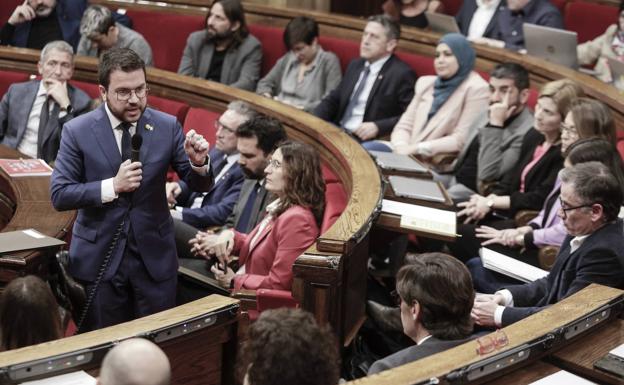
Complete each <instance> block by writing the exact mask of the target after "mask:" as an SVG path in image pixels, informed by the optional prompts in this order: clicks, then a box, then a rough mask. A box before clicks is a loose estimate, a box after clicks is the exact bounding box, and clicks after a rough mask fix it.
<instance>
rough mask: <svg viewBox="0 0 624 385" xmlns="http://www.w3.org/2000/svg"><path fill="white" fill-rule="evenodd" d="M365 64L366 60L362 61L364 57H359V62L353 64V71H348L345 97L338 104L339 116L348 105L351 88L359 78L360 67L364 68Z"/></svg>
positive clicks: (351, 92) (353, 87) (352, 88)
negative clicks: (340, 103)
mask: <svg viewBox="0 0 624 385" xmlns="http://www.w3.org/2000/svg"><path fill="white" fill-rule="evenodd" d="M365 64H366V62H365V61H364V59H359V62H358V63H357V64H355V65H354V66H353V67H354V69H353V71H351V73H348V76H349V83H348V84H349V87H348V89H347V90H345V92H346V95H345V96H346V97H345V98H344V99H343V100H342V105H341V106H340V117H342V116H343V115H344V113H345V110H346V108H347V106H348V105H349V101H350V100H351V95H352V94H353V90H354V89H355V86H356V84H357V81H358V79H359V78H360V74H361V73H362V69H363V68H364V65H365Z"/></svg>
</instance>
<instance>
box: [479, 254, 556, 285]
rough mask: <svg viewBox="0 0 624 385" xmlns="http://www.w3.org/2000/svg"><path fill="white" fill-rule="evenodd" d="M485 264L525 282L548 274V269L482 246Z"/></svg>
mask: <svg viewBox="0 0 624 385" xmlns="http://www.w3.org/2000/svg"><path fill="white" fill-rule="evenodd" d="M479 254H480V255H481V260H482V261H483V266H484V267H485V268H486V269H490V270H492V271H495V272H497V273H501V274H504V275H506V276H508V277H512V278H515V279H518V280H521V281H524V282H533V281H535V280H537V279H540V278H542V277H545V276H547V275H548V272H547V271H546V270H542V269H540V268H539V267H535V266H532V265H529V264H528V263H524V262H522V261H518V260H517V259H514V258H510V257H508V256H506V255H504V254H501V253H497V252H496V251H494V250H491V249H488V248H487V247H482V248H481V249H480V250H479Z"/></svg>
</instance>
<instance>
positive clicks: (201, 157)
mask: <svg viewBox="0 0 624 385" xmlns="http://www.w3.org/2000/svg"><path fill="white" fill-rule="evenodd" d="M209 149H210V144H209V143H208V142H207V141H206V139H204V137H203V136H202V135H200V134H198V133H196V132H195V130H190V131H189V132H188V133H187V134H186V138H185V140H184V151H185V152H186V154H187V155H188V157H189V159H190V160H191V163H193V164H195V165H201V164H204V162H205V161H206V157H207V156H208V150H209Z"/></svg>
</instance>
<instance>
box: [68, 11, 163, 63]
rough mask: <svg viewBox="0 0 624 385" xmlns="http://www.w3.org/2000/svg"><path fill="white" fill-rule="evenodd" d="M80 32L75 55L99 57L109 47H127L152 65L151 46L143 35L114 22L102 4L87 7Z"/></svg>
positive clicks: (111, 14)
mask: <svg viewBox="0 0 624 385" xmlns="http://www.w3.org/2000/svg"><path fill="white" fill-rule="evenodd" d="M80 34H81V35H82V36H81V37H80V42H79V43H78V50H77V51H76V54H77V55H84V56H95V57H99V56H100V54H102V52H104V51H106V50H108V49H111V48H129V49H131V50H133V51H134V52H136V53H137V54H138V55H139V57H140V58H141V59H143V61H144V62H145V65H147V66H152V65H154V63H153V59H152V48H151V47H150V45H149V43H148V42H147V41H146V40H145V38H144V37H143V35H141V34H140V33H138V32H136V31H133V30H131V29H130V28H128V27H126V26H124V25H122V24H120V23H118V22H115V18H114V17H113V13H112V12H111V11H110V9H108V8H106V7H104V6H101V5H92V6H90V7H89V8H87V10H86V11H85V13H84V15H82V20H81V21H80Z"/></svg>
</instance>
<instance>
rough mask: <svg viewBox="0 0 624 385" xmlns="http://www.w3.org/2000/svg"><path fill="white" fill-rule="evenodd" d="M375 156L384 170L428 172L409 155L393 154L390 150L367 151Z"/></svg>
mask: <svg viewBox="0 0 624 385" xmlns="http://www.w3.org/2000/svg"><path fill="white" fill-rule="evenodd" d="M369 152H370V154H371V155H372V156H373V158H375V162H377V164H378V165H379V167H381V168H382V169H384V170H394V171H410V172H414V173H420V174H428V173H429V170H428V169H427V167H425V166H423V165H422V164H420V163H419V162H418V161H416V160H414V159H412V158H411V157H410V156H409V155H401V154H395V153H392V152H382V151H369Z"/></svg>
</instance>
